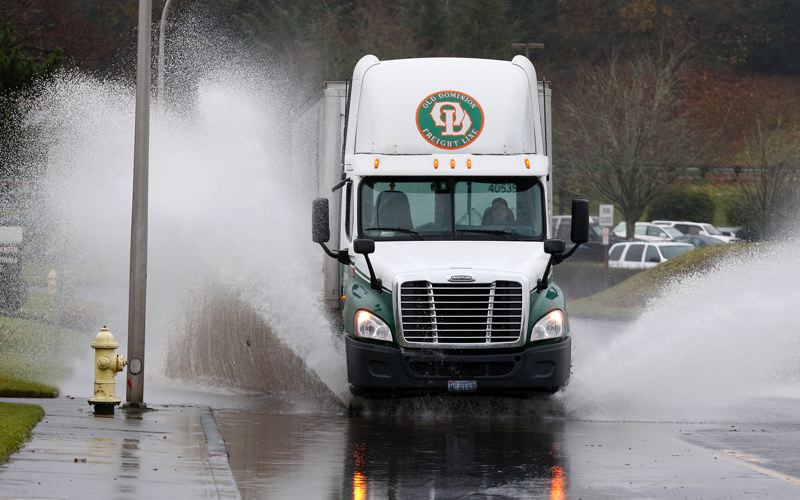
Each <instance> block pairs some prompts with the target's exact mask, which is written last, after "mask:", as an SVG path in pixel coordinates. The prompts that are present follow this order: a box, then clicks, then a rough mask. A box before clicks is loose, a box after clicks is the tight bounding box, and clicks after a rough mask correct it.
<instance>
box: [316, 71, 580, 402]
mask: <svg viewBox="0 0 800 500" xmlns="http://www.w3.org/2000/svg"><path fill="white" fill-rule="evenodd" d="M345 107H346V110H345V115H346V117H347V118H346V122H345V124H344V131H343V135H344V146H343V148H342V158H341V162H339V164H338V165H337V164H332V165H324V166H323V167H322V168H325V169H334V172H335V175H334V176H333V177H334V178H335V177H336V176H338V177H339V182H337V183H336V184H335V185H334V186H331V187H332V188H333V191H334V193H340V195H339V196H337V199H339V200H340V203H339V207H338V208H339V209H338V210H337V212H338V213H337V214H336V218H335V219H333V218H332V216H333V215H334V214H331V213H330V210H329V208H328V200H327V198H325V199H317V200H315V201H314V207H313V239H314V241H315V242H317V243H320V244H321V245H322V246H323V248H325V250H326V252H327V253H328V255H329V256H331V257H333V258H334V259H335V260H331V261H329V264H328V266H327V267H326V273H327V275H328V276H326V291H327V292H328V298H329V299H332V298H333V299H335V301H334V300H332V301H331V302H333V303H334V304H335V306H336V307H338V308H339V309H340V310H341V313H342V319H343V325H344V330H345V333H346V336H345V342H346V347H347V348H346V352H347V365H348V378H349V381H350V384H351V388H352V391H353V392H354V393H355V394H362V395H369V394H373V393H375V392H386V391H391V392H394V393H397V392H404V391H413V392H419V391H450V392H475V391H487V390H488V391H496V390H514V391H534V390H544V391H551V392H552V391H555V390H558V389H559V388H560V387H562V386H564V385H565V384H566V382H567V380H568V378H569V373H570V359H571V356H570V349H571V347H570V345H571V344H570V337H569V324H568V321H567V316H566V308H565V305H564V297H563V294H562V292H561V290H560V289H559V288H558V286H557V285H556V284H555V283H554V282H553V280H552V279H551V274H552V273H551V270H552V266H553V265H555V264H558V263H559V262H561V261H562V260H563V259H565V258H567V257H568V256H569V255H571V253H572V251H574V250H575V248H577V245H579V244H581V243H584V242H585V241H586V239H587V236H588V205H587V202H586V201H585V200H575V201H574V202H573V215H572V216H573V222H572V240H573V241H574V242H575V245H573V247H572V249H571V250H570V251H565V244H564V242H563V240H551V239H548V238H549V237H550V235H551V234H552V233H551V224H550V216H551V206H552V199H551V183H552V177H551V176H552V165H551V161H550V157H549V153H548V152H549V149H550V144H549V137H550V134H549V132H550V131H549V130H548V124H549V120H548V119H547V114H548V113H549V88H548V86H547V85H545V84H544V82H538V81H537V78H536V72H535V70H534V68H533V65H532V64H531V63H530V61H529V60H528V59H527V58H525V57H522V56H517V57H515V58H514V59H513V60H512V61H494V60H482V59H456V58H430V59H405V60H395V61H379V60H378V59H377V58H376V57H374V56H365V57H363V58H362V59H361V60H360V61H359V62H358V64H357V65H356V68H355V71H354V73H353V79H352V84H351V85H350V86H349V92H348V95H347V98H346V105H345ZM323 177H327V178H330V177H331V176H328V175H323ZM331 226H333V227H334V228H335V229H334V234H333V235H331V230H330V228H331ZM326 244H327V245H330V247H332V248H333V249H331V248H329V247H328V246H327V245H326ZM331 264H332V265H331ZM330 292H335V293H336V296H335V297H331V294H330ZM331 302H329V303H331Z"/></svg>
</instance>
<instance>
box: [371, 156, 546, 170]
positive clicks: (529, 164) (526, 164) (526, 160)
mask: <svg viewBox="0 0 800 500" xmlns="http://www.w3.org/2000/svg"><path fill="white" fill-rule="evenodd" d="M375 168H378V166H377V164H375ZM525 168H527V169H528V170H530V169H531V160H530V159H528V158H525Z"/></svg>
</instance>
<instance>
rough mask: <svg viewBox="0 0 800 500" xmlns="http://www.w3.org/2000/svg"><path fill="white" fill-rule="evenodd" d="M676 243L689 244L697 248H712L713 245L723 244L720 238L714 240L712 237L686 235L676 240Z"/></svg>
mask: <svg viewBox="0 0 800 500" xmlns="http://www.w3.org/2000/svg"><path fill="white" fill-rule="evenodd" d="M675 241H677V242H679V243H689V244H690V245H694V246H695V248H702V247H710V246H712V245H722V244H723V242H722V241H720V240H719V239H718V238H713V237H711V236H706V235H704V234H684V235H683V236H678V237H677V238H675Z"/></svg>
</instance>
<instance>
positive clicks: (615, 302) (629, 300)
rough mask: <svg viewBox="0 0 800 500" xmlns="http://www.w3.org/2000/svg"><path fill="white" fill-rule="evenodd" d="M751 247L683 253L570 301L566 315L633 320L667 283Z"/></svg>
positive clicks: (750, 245) (721, 247) (743, 246)
mask: <svg viewBox="0 0 800 500" xmlns="http://www.w3.org/2000/svg"><path fill="white" fill-rule="evenodd" d="M751 249H752V244H732V245H714V246H712V247H706V248H700V249H697V250H693V251H691V252H688V253H685V254H683V255H681V256H679V257H676V258H674V259H672V260H669V261H667V262H665V263H664V264H661V265H659V266H656V267H654V268H652V269H648V270H647V271H642V272H640V273H638V274H635V275H634V276H632V277H630V278H628V279H626V280H625V281H623V282H621V283H619V284H618V285H616V286H613V287H611V288H608V289H607V290H604V291H602V292H599V293H596V294H594V295H590V296H589V297H584V298H582V299H578V300H573V301H570V303H569V304H568V305H567V307H568V310H569V312H570V314H575V315H578V316H592V317H599V318H612V319H633V318H635V317H636V316H637V315H638V314H639V313H640V312H641V311H642V309H643V308H644V306H645V305H646V304H647V302H648V301H650V300H651V299H653V298H655V297H657V296H658V295H659V294H660V293H661V291H662V290H663V288H664V286H665V285H667V284H668V283H669V282H670V281H671V280H674V279H679V278H680V277H682V276H687V275H691V274H695V273H697V272H701V271H704V270H707V269H709V268H710V267H711V266H713V265H714V264H715V263H716V262H719V261H720V259H722V258H724V257H726V256H729V255H734V254H744V253H746V252H748V251H750V250H751Z"/></svg>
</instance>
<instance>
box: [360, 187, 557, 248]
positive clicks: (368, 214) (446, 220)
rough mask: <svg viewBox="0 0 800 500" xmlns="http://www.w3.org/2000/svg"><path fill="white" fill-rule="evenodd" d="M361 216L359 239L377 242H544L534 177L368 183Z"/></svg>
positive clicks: (362, 190)
mask: <svg viewBox="0 0 800 500" xmlns="http://www.w3.org/2000/svg"><path fill="white" fill-rule="evenodd" d="M358 213H359V221H358V228H359V233H360V235H361V236H363V237H367V238H372V239H375V240H423V239H424V240H514V241H522V240H525V241H531V240H543V239H544V196H543V191H542V185H541V184H540V183H539V180H538V179H536V178H532V177H525V178H508V177H503V178H491V177H450V178H442V177H396V178H387V177H372V178H365V179H364V180H363V181H362V183H361V187H360V192H359V211H358Z"/></svg>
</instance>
